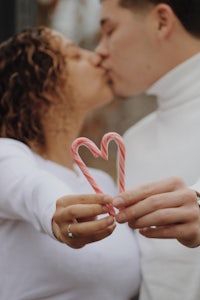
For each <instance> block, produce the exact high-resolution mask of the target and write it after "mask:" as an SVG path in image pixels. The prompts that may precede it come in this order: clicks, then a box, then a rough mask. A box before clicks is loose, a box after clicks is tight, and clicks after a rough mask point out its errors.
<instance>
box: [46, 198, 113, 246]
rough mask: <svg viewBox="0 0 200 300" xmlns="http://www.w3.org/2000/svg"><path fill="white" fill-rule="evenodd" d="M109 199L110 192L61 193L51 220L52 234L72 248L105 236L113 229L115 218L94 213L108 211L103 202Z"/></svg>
mask: <svg viewBox="0 0 200 300" xmlns="http://www.w3.org/2000/svg"><path fill="white" fill-rule="evenodd" d="M111 202H112V198H111V197H110V196H105V195H101V194H100V195H98V194H94V195H75V196H74V195H73V196H66V197H62V198H61V199H59V200H58V201H57V205H56V212H55V214H54V216H53V220H52V229H53V232H54V235H55V236H56V238H57V239H58V240H59V241H61V242H63V243H66V244H67V245H69V246H70V247H73V248H81V247H83V246H84V245H86V244H88V243H92V242H95V241H98V240H101V239H103V238H105V237H107V236H108V235H110V234H111V233H112V232H113V230H114V229H115V226H116V225H115V220H114V218H113V217H111V216H106V217H102V218H100V219H97V217H98V216H99V215H102V214H105V213H108V207H107V206H106V205H107V204H108V203H111Z"/></svg>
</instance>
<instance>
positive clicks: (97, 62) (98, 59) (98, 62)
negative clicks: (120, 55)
mask: <svg viewBox="0 0 200 300" xmlns="http://www.w3.org/2000/svg"><path fill="white" fill-rule="evenodd" d="M90 62H91V63H92V64H93V65H94V66H95V67H97V66H100V65H101V63H102V57H101V56H100V55H98V54H97V53H95V52H93V53H92V55H91V56H90Z"/></svg>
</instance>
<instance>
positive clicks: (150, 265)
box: [124, 54, 200, 300]
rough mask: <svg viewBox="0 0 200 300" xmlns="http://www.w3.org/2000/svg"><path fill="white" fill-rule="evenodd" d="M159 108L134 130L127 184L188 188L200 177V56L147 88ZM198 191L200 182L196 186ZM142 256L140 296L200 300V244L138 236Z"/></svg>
mask: <svg viewBox="0 0 200 300" xmlns="http://www.w3.org/2000/svg"><path fill="white" fill-rule="evenodd" d="M148 93H149V94H154V95H156V96H157V98H158V109H157V110H156V111H155V112H153V113H152V114H150V115H149V116H147V117H145V118H144V119H143V120H142V121H140V122H139V123H138V124H136V125H135V126H133V127H132V128H130V129H129V130H128V131H127V133H126V134H125V136H124V139H125V144H126V147H127V162H128V163H127V165H126V175H127V176H126V187H127V189H131V188H133V187H134V186H137V185H140V184H143V183H145V182H149V181H153V180H157V179H161V178H165V177H168V176H173V175H174V176H181V177H182V178H183V179H184V180H185V181H186V183H187V184H188V185H189V186H190V185H193V184H194V183H195V182H196V181H197V180H198V177H199V175H200V54H198V55H195V56H194V57H192V58H191V59H189V60H188V61H186V62H184V63H183V64H181V65H180V66H178V67H177V68H175V69H174V70H172V71H171V72H169V73H168V74H167V75H165V76H164V77H163V78H161V79H160V80H159V81H158V82H157V83H156V84H154V86H152V87H151V88H150V90H149V91H148ZM195 187H196V189H197V190H199V191H200V182H198V183H197V184H196V186H195ZM138 237H139V245H140V249H141V260H142V276H143V280H142V288H141V295H140V299H141V300H199V299H200V247H199V248H196V249H189V248H186V247H184V246H182V245H181V244H180V243H178V242H177V241H176V240H159V239H148V238H145V237H142V236H141V235H138Z"/></svg>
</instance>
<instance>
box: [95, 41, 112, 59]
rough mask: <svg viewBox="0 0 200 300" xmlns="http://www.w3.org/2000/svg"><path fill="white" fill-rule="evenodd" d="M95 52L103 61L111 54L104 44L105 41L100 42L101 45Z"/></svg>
mask: <svg viewBox="0 0 200 300" xmlns="http://www.w3.org/2000/svg"><path fill="white" fill-rule="evenodd" d="M95 52H96V53H97V54H98V55H99V56H101V57H102V58H103V59H105V58H107V57H108V55H109V53H108V50H107V47H106V45H105V42H104V43H103V41H100V42H99V44H98V45H97V47H96V49H95Z"/></svg>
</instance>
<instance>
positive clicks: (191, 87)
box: [147, 53, 200, 110]
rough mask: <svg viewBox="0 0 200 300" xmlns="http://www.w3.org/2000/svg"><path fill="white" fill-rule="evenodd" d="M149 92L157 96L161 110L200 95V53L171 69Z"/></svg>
mask: <svg viewBox="0 0 200 300" xmlns="http://www.w3.org/2000/svg"><path fill="white" fill-rule="evenodd" d="M147 94H148V95H155V96H157V102H158V109H159V110H167V109H170V108H173V107H176V106H178V105H181V104H183V103H185V102H188V100H190V99H195V98H197V97H198V96H200V53H198V54H196V55H194V56H192V57H191V58H190V59H188V60H186V61H185V62H183V63H181V64H180V65H178V66H177V67H175V68H174V69H172V70H171V71H169V72H168V73H167V74H166V75H164V76H163V77H162V78H161V79H159V80H158V81H157V82H156V83H155V84H153V85H152V86H151V87H150V88H149V89H148V90H147Z"/></svg>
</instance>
